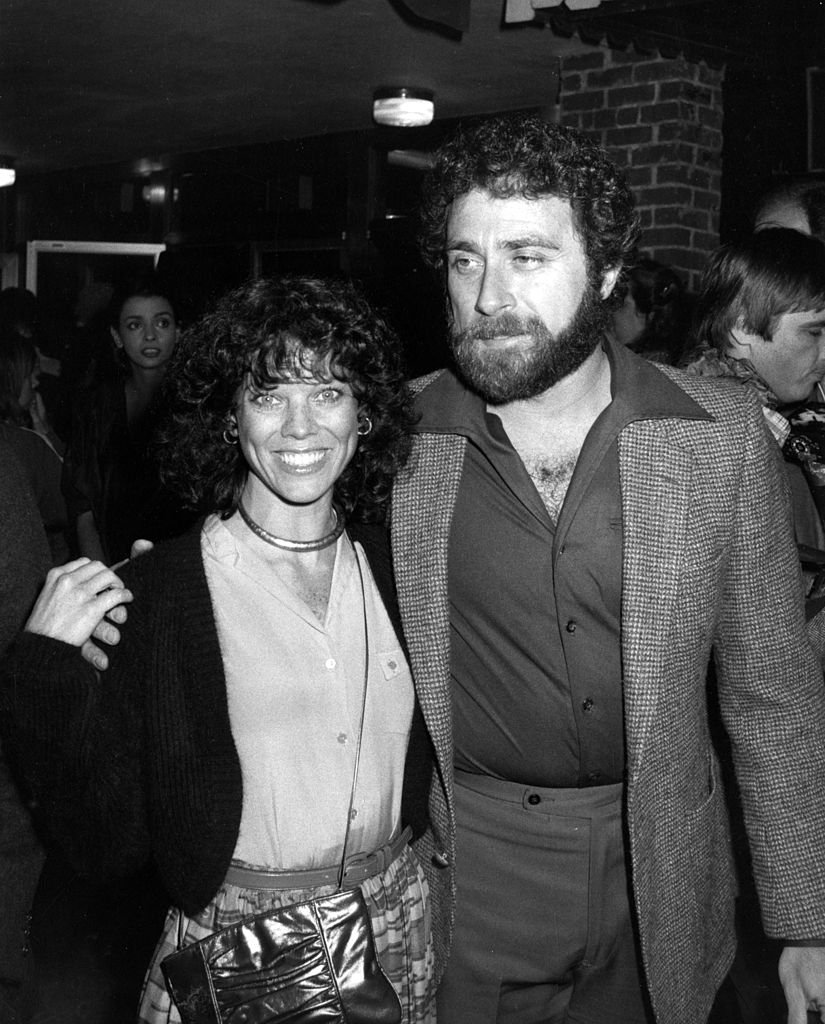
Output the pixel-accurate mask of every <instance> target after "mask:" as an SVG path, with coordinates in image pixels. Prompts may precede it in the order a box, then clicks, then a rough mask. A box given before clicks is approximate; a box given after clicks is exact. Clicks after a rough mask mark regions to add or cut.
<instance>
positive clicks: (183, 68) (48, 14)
mask: <svg viewBox="0 0 825 1024" xmlns="http://www.w3.org/2000/svg"><path fill="white" fill-rule="evenodd" d="M512 2H513V0H511V3H512ZM548 2H549V0H548ZM578 2H580V0H570V3H571V6H573V4H574V3H578ZM536 6H539V5H538V4H536ZM439 8H442V9H443V10H444V12H445V17H444V20H448V18H447V14H448V13H450V14H451V15H454V14H455V12H456V11H458V10H460V9H463V10H464V11H465V13H469V27H468V28H467V30H466V31H464V32H463V33H462V32H458V31H456V30H455V29H454V28H453V29H450V28H447V27H445V25H444V24H443V23H442V24H439V23H438V20H437V18H436V19H435V20H433V19H432V18H430V19H429V20H427V19H424V18H421V17H419V16H416V15H415V14H413V13H412V10H414V9H418V10H419V11H421V10H425V11H427V12H429V13H430V14H431V15H432V13H433V12H435V13H436V14H437V13H438V10H439ZM822 11H823V7H822V4H821V3H819V2H818V0H705V2H696V0H603V2H602V3H601V6H600V7H597V8H595V9H593V10H586V11H575V10H569V9H568V7H567V6H566V5H562V6H552V7H546V8H542V7H540V6H539V9H538V10H537V12H536V17H535V19H534V20H533V21H532V22H527V23H519V24H505V23H504V12H505V2H504V0H472V2H471V0H417V2H414V0H409V2H406V3H405V2H402V0H140V2H137V3H136V2H135V0H72V2H69V3H66V2H65V0H0V153H6V154H9V155H12V156H14V157H15V158H16V160H17V164H18V169H19V171H20V172H22V173H26V172H36V171H48V170H55V169H60V168H67V167H82V166H88V165H94V164H103V163H113V162H124V161H138V160H140V159H145V160H150V161H157V160H161V161H162V160H163V159H164V158H166V157H167V156H168V155H170V154H176V153H183V152H193V151H199V150H206V149H214V148H219V147H228V146H238V145H244V144H248V143H258V142H269V141H275V140H278V139H283V138H294V137H301V136H309V135H319V134H324V133H328V132H338V131H345V130H354V129H366V128H369V127H370V125H371V94H372V90H373V88H374V87H376V86H380V85H395V84H403V85H411V86H419V87H425V88H429V89H432V90H434V92H435V98H436V117H437V118H454V117H459V116H463V115H467V114H472V113H481V112H488V111H492V110H507V109H516V108H524V107H534V106H542V105H545V104H549V103H551V102H552V100H553V97H554V95H555V91H556V68H557V58H558V57H559V56H560V55H562V54H563V53H565V52H566V51H567V50H569V49H570V48H571V47H573V46H580V42H579V37H581V38H585V39H588V40H592V41H597V40H599V39H604V38H608V39H609V40H610V41H611V42H612V43H613V44H614V45H619V46H627V45H631V44H632V43H633V42H635V43H637V44H638V45H640V46H642V47H644V46H648V47H651V48H658V49H662V50H663V51H664V52H681V51H684V50H685V49H688V50H692V51H693V53H694V55H696V56H699V57H701V58H703V59H707V60H709V61H711V62H715V63H721V62H724V61H726V60H730V59H733V60H738V61H752V62H755V63H757V64H758V63H759V62H761V61H764V62H765V63H766V66H767V65H770V66H771V67H776V66H779V65H781V62H782V61H783V60H784V59H785V58H786V56H787V53H788V52H789V51H790V49H791V48H793V49H794V52H795V53H796V51H798V50H799V48H800V47H813V48H815V50H818V49H819V48H821V47H822V45H823V42H822V40H823V35H822V31H821V30H822ZM816 19H818V20H816ZM817 56H819V57H821V61H820V62H821V63H825V55H821V54H820V55H818V54H817V53H816V52H814V53H813V54H812V56H809V55H808V54H805V55H804V57H803V59H808V60H813V62H816V58H817ZM795 59H796V57H795Z"/></svg>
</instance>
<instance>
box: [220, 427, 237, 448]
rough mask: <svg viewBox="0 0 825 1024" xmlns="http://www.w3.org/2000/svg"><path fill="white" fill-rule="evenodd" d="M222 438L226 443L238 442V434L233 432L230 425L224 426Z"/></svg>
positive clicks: (233, 443)
mask: <svg viewBox="0 0 825 1024" xmlns="http://www.w3.org/2000/svg"><path fill="white" fill-rule="evenodd" d="M221 438H222V440H223V443H224V444H228V445H235V444H237V443H238V435H237V434H233V433H232V432H231V431H230V429H229V427H225V428H224V431H223V433H222V434H221Z"/></svg>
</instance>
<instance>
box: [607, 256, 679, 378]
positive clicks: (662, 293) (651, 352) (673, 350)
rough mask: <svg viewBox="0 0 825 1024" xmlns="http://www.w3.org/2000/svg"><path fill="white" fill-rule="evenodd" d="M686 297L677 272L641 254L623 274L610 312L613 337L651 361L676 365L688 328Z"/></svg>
mask: <svg viewBox="0 0 825 1024" xmlns="http://www.w3.org/2000/svg"><path fill="white" fill-rule="evenodd" d="M690 319H691V308H690V300H689V297H688V295H687V293H686V291H685V286H684V285H683V284H682V281H681V278H680V277H679V275H678V274H677V273H676V272H675V271H674V270H673V269H671V267H668V266H667V265H666V264H664V263H659V262H658V261H656V260H652V259H649V258H647V257H643V258H641V259H639V260H637V261H636V263H634V264H633V266H632V267H631V268H630V270H629V272H628V274H627V290H626V292H625V295H624V301H623V303H622V305H621V306H619V307H618V308H616V309H615V310H614V311H613V314H612V317H611V328H610V330H611V333H612V335H613V337H614V338H615V339H616V340H617V341H619V342H621V344H623V345H627V346H628V347H629V348H632V349H633V351H634V352H638V353H639V355H642V356H644V357H645V358H646V359H651V360H653V362H657V363H665V364H667V365H669V366H676V365H677V364H678V362H679V360H680V359H681V356H682V350H683V348H684V345H685V342H686V340H687V336H688V332H689V330H690Z"/></svg>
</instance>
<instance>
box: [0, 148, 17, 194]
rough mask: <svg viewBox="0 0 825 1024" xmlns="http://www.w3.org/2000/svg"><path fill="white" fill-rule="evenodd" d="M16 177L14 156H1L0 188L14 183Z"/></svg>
mask: <svg viewBox="0 0 825 1024" xmlns="http://www.w3.org/2000/svg"><path fill="white" fill-rule="evenodd" d="M15 178H16V174H15V171H14V157H12V156H0V188H5V187H6V186H7V185H13V184H14V182H15Z"/></svg>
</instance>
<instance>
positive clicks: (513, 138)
mask: <svg viewBox="0 0 825 1024" xmlns="http://www.w3.org/2000/svg"><path fill="white" fill-rule="evenodd" d="M474 189H483V190H484V191H486V192H489V193H490V194H491V195H493V196H495V197H496V198H498V199H509V198H510V197H512V196H519V197H522V198H526V199H540V198H542V197H544V196H557V197H558V198H560V199H568V200H570V203H571V206H572V208H573V216H574V222H575V225H576V228H577V230H578V232H579V234H580V236H581V238H582V241H583V243H584V249H585V254H586V257H587V267H588V276H589V279H590V283H591V284H592V285H593V286H594V287H596V288H598V287H599V286H600V285H601V282H602V277H603V275H604V273H605V272H606V271H608V270H610V269H611V268H613V267H622V266H624V265H625V264H627V263H629V262H630V260H631V258H632V254H633V250H634V248H635V246H636V242H637V239H638V235H639V223H638V214H637V213H636V210H635V205H634V199H633V195H632V193H631V191H630V189H629V187H628V185H627V183H626V181H625V180H624V177H623V176H622V175H621V173H620V172H619V171H618V169H617V168H616V167H615V165H614V164H613V163H612V162H611V161H610V160H609V159H608V157H607V155H606V154H605V153H604V151H603V150H602V149H601V148H600V147H599V146H597V145H596V144H595V143H594V142H592V141H590V140H589V139H587V138H586V137H585V136H584V135H582V134H581V133H580V132H578V131H576V130H575V129H573V128H565V127H562V126H561V125H557V124H550V123H549V122H547V121H544V120H542V118H540V117H539V116H538V115H535V114H518V115H505V116H501V117H494V118H489V119H486V120H483V121H480V122H476V123H474V124H470V125H464V126H461V127H460V128H459V129H458V131H457V132H456V134H455V135H454V136H453V137H452V138H451V139H450V140H449V141H448V142H446V143H445V144H444V145H443V146H442V147H441V148H440V149H439V151H438V152H437V153H436V158H435V163H434V165H433V167H432V169H431V170H430V171H429V172H428V175H427V177H426V178H425V181H424V185H423V189H422V202H421V207H420V212H419V217H420V227H419V245H420V247H421V253H422V256H423V258H424V260H425V262H426V263H428V264H429V265H430V266H431V267H433V268H435V269H436V270H439V271H440V270H443V267H444V246H445V241H446V230H447V218H448V216H449V212H450V206H451V204H452V203H453V202H454V201H455V200H456V199H458V198H459V197H460V196H463V195H466V194H467V193H468V192H471V191H473V190H474Z"/></svg>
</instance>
